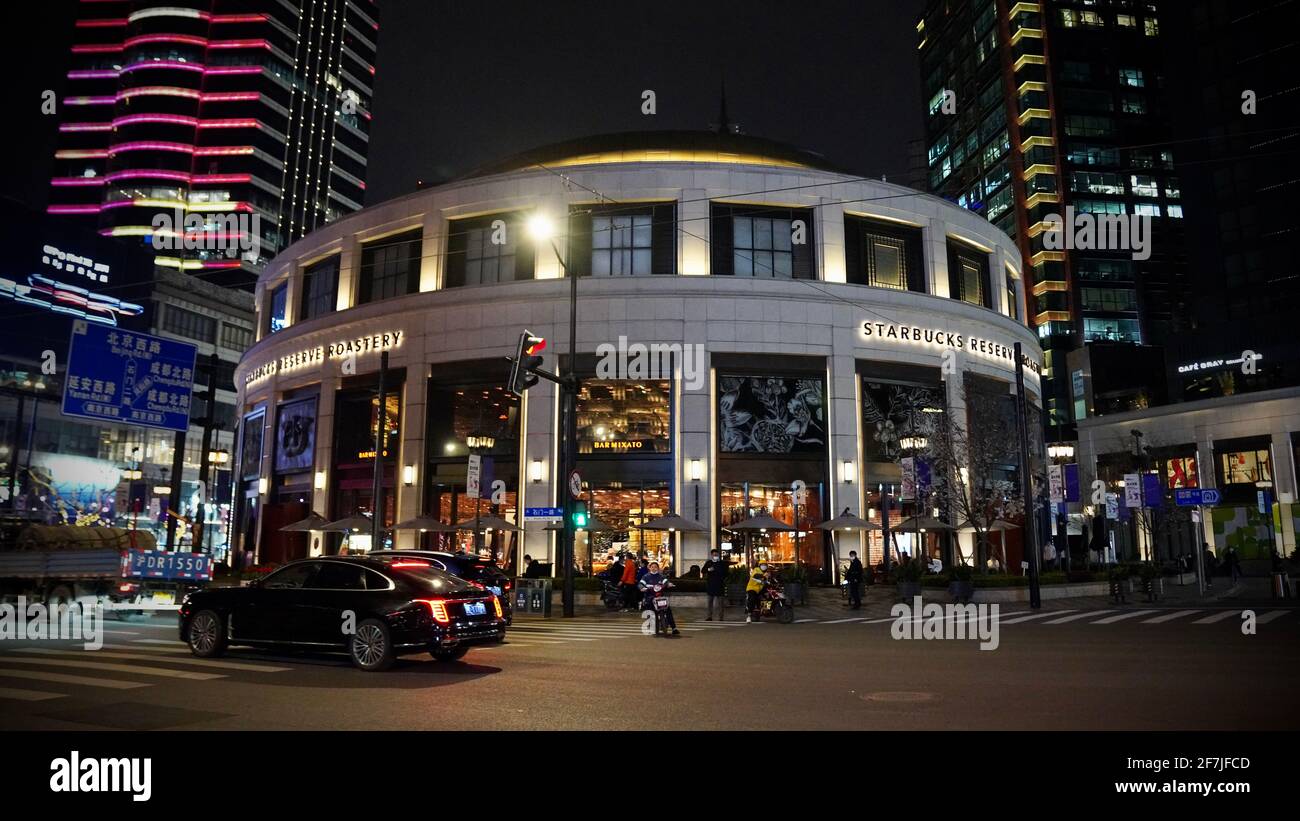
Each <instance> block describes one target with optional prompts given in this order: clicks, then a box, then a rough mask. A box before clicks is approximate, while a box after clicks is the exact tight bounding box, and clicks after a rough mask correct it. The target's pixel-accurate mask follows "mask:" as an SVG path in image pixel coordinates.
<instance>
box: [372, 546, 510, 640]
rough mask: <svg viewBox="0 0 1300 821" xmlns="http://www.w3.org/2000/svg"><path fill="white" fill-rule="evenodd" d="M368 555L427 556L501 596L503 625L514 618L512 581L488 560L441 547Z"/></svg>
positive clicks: (436, 565) (379, 551) (382, 551)
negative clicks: (440, 548) (450, 551)
mask: <svg viewBox="0 0 1300 821" xmlns="http://www.w3.org/2000/svg"><path fill="white" fill-rule="evenodd" d="M370 555H371V556H389V557H397V558H401V557H406V558H421V559H428V560H429V561H430V562H431V563H432V564H433V566H434V567H436V568H438V569H439V570H445V571H446V572H448V573H450V574H451V575H453V576H459V577H460V578H462V579H464V580H465V581H467V582H471V583H473V584H477V585H480V586H481V587H482V588H483V589H484V590H487V591H488V592H490V593H492V594H493V595H494V596H499V597H500V598H501V607H502V609H503V610H504V611H505V616H506V624H510V623H511V622H512V621H513V620H514V615H515V612H514V604H513V603H512V601H511V595H510V591H511V590H512V589H513V588H514V586H515V583H514V582H513V581H512V580H511V579H510V577H509V576H508V575H506V572H505V571H504V570H502V569H501V568H500V567H498V566H497V565H496V564H494V563H493V562H491V561H489V560H488V559H484V558H482V557H481V556H475V555H473V554H470V553H448V552H447V551H444V550H376V551H374V552H372V553H371V554H370Z"/></svg>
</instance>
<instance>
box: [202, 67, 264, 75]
mask: <svg viewBox="0 0 1300 821" xmlns="http://www.w3.org/2000/svg"><path fill="white" fill-rule="evenodd" d="M203 73H204V74H211V75H213V76H220V75H223V74H261V73H262V67H261V66H214V67H213V68H207V69H204V70H203Z"/></svg>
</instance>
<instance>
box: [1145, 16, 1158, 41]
mask: <svg viewBox="0 0 1300 821" xmlns="http://www.w3.org/2000/svg"><path fill="white" fill-rule="evenodd" d="M1142 30H1143V32H1145V33H1146V36H1148V37H1157V36H1159V34H1160V21H1159V20H1157V19H1156V18H1155V17H1148V18H1147V19H1146V20H1144V21H1142Z"/></svg>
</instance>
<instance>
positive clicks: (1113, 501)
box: [1106, 493, 1119, 521]
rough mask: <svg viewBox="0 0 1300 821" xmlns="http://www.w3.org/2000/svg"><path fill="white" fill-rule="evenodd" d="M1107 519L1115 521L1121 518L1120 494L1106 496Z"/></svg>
mask: <svg viewBox="0 0 1300 821" xmlns="http://www.w3.org/2000/svg"><path fill="white" fill-rule="evenodd" d="M1106 518H1107V519H1110V520H1112V521H1113V520H1115V519H1118V518H1119V494H1118V493H1107V494H1106Z"/></svg>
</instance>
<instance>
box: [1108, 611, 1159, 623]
mask: <svg viewBox="0 0 1300 821" xmlns="http://www.w3.org/2000/svg"><path fill="white" fill-rule="evenodd" d="M1159 612H1160V611H1159V610H1134V611H1133V612H1132V613H1120V614H1119V615H1118V616H1107V617H1106V618H1104V619H1098V620H1097V621H1094V622H1092V623H1093V624H1114V623H1115V622H1117V621H1123V620H1124V619H1132V618H1137V617H1138V616H1149V615H1151V614H1152V613H1159Z"/></svg>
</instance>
